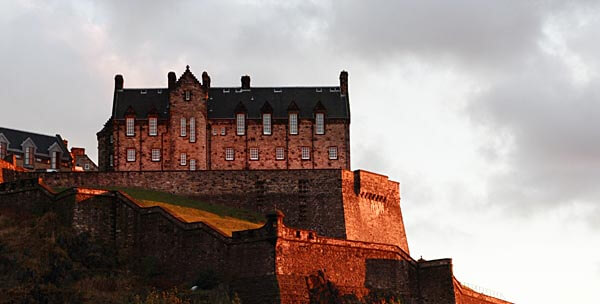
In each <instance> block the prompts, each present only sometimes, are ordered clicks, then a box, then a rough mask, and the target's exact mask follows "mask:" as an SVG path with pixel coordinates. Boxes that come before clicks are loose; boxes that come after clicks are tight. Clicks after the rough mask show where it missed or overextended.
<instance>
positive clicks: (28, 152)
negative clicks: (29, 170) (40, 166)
mask: <svg viewBox="0 0 600 304" xmlns="http://www.w3.org/2000/svg"><path fill="white" fill-rule="evenodd" d="M33 154H34V153H33V147H26V148H25V159H24V160H23V161H24V163H25V165H26V166H33V157H34V155H33Z"/></svg>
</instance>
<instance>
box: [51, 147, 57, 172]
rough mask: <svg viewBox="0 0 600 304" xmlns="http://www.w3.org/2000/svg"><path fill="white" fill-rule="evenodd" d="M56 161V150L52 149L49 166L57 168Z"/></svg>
mask: <svg viewBox="0 0 600 304" xmlns="http://www.w3.org/2000/svg"><path fill="white" fill-rule="evenodd" d="M57 163H58V152H56V151H54V152H52V155H51V157H50V168H51V169H57V168H58V166H57Z"/></svg>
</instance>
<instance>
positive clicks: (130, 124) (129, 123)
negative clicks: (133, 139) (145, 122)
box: [125, 117, 135, 136]
mask: <svg viewBox="0 0 600 304" xmlns="http://www.w3.org/2000/svg"><path fill="white" fill-rule="evenodd" d="M125 125H126V126H125V127H126V135H127V136H135V119H134V118H133V117H127V118H126V119H125Z"/></svg>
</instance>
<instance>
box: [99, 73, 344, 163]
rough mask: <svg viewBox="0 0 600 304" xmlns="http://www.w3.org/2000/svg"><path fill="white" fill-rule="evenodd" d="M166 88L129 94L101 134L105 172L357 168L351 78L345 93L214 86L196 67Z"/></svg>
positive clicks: (119, 88)
mask: <svg viewBox="0 0 600 304" xmlns="http://www.w3.org/2000/svg"><path fill="white" fill-rule="evenodd" d="M167 80H168V86H167V87H165V88H124V86H123V84H124V79H123V76H121V75H116V76H115V89H114V98H113V110H112V114H111V117H110V118H109V120H108V121H107V122H106V124H105V125H104V128H103V129H102V130H101V131H100V132H98V133H97V138H98V166H99V170H100V171H171V170H190V171H194V170H256V169H324V168H327V169H350V106H349V102H348V73H347V72H345V71H342V72H341V74H340V84H339V86H315V87H252V86H251V85H250V76H242V77H241V85H240V86H239V87H211V79H210V77H209V75H208V74H207V73H206V72H204V73H202V78H201V80H202V82H200V80H198V79H197V78H196V76H195V75H194V74H193V73H192V72H191V71H190V69H189V66H188V67H187V68H186V70H185V72H184V73H183V74H182V75H181V77H179V79H177V77H176V75H175V73H174V72H169V73H168V76H167Z"/></svg>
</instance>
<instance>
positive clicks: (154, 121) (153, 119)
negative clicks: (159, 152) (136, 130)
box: [148, 117, 158, 136]
mask: <svg viewBox="0 0 600 304" xmlns="http://www.w3.org/2000/svg"><path fill="white" fill-rule="evenodd" d="M157 120H158V119H157V118H156V117H150V120H149V122H148V124H149V127H148V134H149V135H150V136H156V134H157V132H156V125H157Z"/></svg>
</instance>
